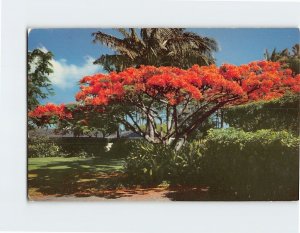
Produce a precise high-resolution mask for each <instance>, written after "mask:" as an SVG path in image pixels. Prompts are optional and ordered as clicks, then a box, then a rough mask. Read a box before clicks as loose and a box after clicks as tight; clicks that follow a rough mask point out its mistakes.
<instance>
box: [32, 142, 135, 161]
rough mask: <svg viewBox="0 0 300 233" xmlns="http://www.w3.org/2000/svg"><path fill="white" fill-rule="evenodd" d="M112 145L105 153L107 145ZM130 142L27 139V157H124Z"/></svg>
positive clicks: (127, 152)
mask: <svg viewBox="0 0 300 233" xmlns="http://www.w3.org/2000/svg"><path fill="white" fill-rule="evenodd" d="M108 142H111V143H113V145H112V147H111V149H110V150H109V151H107V149H106V146H107V143H108ZM130 143H131V140H126V139H114V140H109V141H108V140H107V139H102V138H75V137H74V138H48V137H34V138H29V139H28V157H97V156H110V157H126V156H127V155H128V154H129V148H130Z"/></svg>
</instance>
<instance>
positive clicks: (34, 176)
mask: <svg viewBox="0 0 300 233" xmlns="http://www.w3.org/2000/svg"><path fill="white" fill-rule="evenodd" d="M45 161H46V162H45ZM45 161H43V160H42V159H36V160H34V159H30V161H29V167H28V168H29V169H28V188H29V197H30V198H33V199H34V197H32V195H33V193H32V192H33V190H34V192H36V193H41V194H42V195H54V196H57V197H59V196H65V195H75V196H77V197H88V196H101V197H105V198H113V199H114V198H119V197H121V196H127V195H130V193H129V194H127V193H118V192H117V191H116V190H117V189H118V188H120V187H123V186H124V185H125V186H128V184H126V177H125V175H124V173H123V164H124V161H123V160H122V159H109V158H89V159H65V160H60V159H52V160H51V159H45Z"/></svg>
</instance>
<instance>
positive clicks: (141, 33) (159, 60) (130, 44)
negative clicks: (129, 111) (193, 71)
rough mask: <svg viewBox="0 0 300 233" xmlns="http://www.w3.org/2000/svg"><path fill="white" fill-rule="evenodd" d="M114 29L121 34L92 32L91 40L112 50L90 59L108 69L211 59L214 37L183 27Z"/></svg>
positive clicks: (190, 63) (185, 65)
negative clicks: (201, 34) (113, 52)
mask: <svg viewBox="0 0 300 233" xmlns="http://www.w3.org/2000/svg"><path fill="white" fill-rule="evenodd" d="M117 31H118V32H119V33H121V35H122V37H121V38H118V37H115V36H112V35H108V34H105V33H103V32H101V31H98V32H95V33H93V34H92V35H93V37H94V40H93V41H94V42H95V43H96V42H99V43H101V44H103V45H106V46H108V47H109V48H111V49H112V50H113V51H115V54H113V55H109V54H106V55H102V56H101V57H100V58H98V59H97V60H96V61H95V62H94V63H95V64H100V65H102V66H103V67H104V69H105V70H107V71H109V72H111V71H117V72H120V71H122V70H124V69H125V68H128V67H140V66H141V65H153V66H176V67H179V68H183V69H187V68H190V67H191V66H193V65H195V64H198V65H200V66H201V65H210V64H213V63H214V62H215V59H214V58H213V52H215V51H217V43H216V41H215V40H214V39H212V38H208V37H202V36H200V35H198V34H196V33H193V32H188V31H186V30H185V29H183V28H142V29H134V28H129V29H124V28H122V29H121V28H120V29H117Z"/></svg>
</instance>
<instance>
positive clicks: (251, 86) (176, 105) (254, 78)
mask: <svg viewBox="0 0 300 233" xmlns="http://www.w3.org/2000/svg"><path fill="white" fill-rule="evenodd" d="M81 84H82V85H81V91H80V92H79V93H78V94H77V95H76V99H77V101H78V103H79V105H78V108H79V109H80V108H81V107H82V106H84V107H90V106H94V107H95V108H96V109H97V111H100V112H101V111H103V112H110V111H111V109H112V108H114V107H115V106H116V105H117V106H118V108H117V111H118V113H119V114H116V115H114V116H115V117H116V118H117V120H118V122H120V123H122V124H124V125H125V126H126V127H128V128H129V129H130V130H132V131H133V132H136V133H138V134H139V135H141V136H142V137H144V138H145V139H146V140H147V141H149V142H151V143H161V144H170V143H171V142H172V141H174V142H173V145H177V142H179V141H185V140H186V139H188V138H189V137H190V136H191V135H192V133H193V132H194V131H195V129H197V128H198V127H199V126H200V125H201V124H202V123H203V122H204V121H205V120H207V119H208V118H209V117H210V116H211V115H212V114H214V113H215V112H216V111H217V110H219V109H220V108H222V107H225V106H228V105H241V104H245V103H249V102H255V101H260V100H270V99H276V98H279V97H281V96H282V95H283V94H284V93H286V92H288V91H294V92H299V91H300V76H299V75H297V76H296V77H294V76H293V75H292V72H291V70H289V69H282V67H281V65H280V64H279V63H274V62H266V61H261V62H252V63H250V64H248V65H242V66H234V65H226V64H225V65H222V66H221V67H220V68H218V67H216V66H215V65H211V66H202V67H199V66H197V65H196V66H193V67H192V68H190V69H188V70H183V69H179V68H176V67H159V68H157V67H153V66H142V67H140V68H128V69H126V70H124V71H122V72H119V73H116V72H111V73H109V74H96V75H93V76H87V77H84V78H83V79H82V80H81ZM120 106H121V107H120ZM122 106H123V107H122ZM137 115H140V116H142V117H144V118H145V120H146V122H145V124H143V125H145V126H146V127H141V124H140V122H139V121H138V120H137V119H140V118H139V117H136V116H137ZM30 116H31V117H33V118H34V119H35V120H36V121H39V122H43V123H45V122H46V123H47V122H49V121H51V120H53V117H56V118H57V119H59V120H60V119H66V120H68V118H72V112H70V110H69V109H66V107H65V106H63V105H60V106H48V105H46V106H40V107H38V108H36V109H35V110H34V111H32V112H31V113H30ZM127 118H129V120H128V119H127ZM162 125H166V130H163V127H161V126H162ZM173 139H174V140H173Z"/></svg>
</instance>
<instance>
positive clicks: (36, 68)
mask: <svg viewBox="0 0 300 233" xmlns="http://www.w3.org/2000/svg"><path fill="white" fill-rule="evenodd" d="M52 58H53V54H52V53H51V52H44V51H42V50H40V49H34V50H33V51H30V52H28V53H27V72H28V73H27V82H28V85H27V97H28V109H29V110H32V109H33V108H35V107H36V106H37V105H39V101H40V100H41V99H45V98H47V96H48V95H49V94H52V93H53V89H52V87H51V82H50V80H49V75H50V74H51V73H53V70H52V64H51V60H52Z"/></svg>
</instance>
